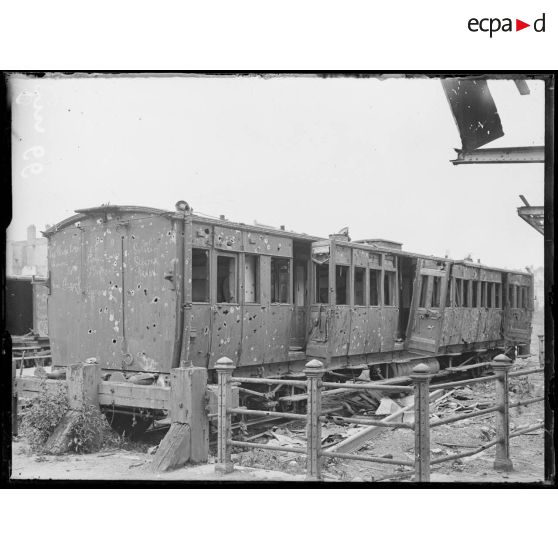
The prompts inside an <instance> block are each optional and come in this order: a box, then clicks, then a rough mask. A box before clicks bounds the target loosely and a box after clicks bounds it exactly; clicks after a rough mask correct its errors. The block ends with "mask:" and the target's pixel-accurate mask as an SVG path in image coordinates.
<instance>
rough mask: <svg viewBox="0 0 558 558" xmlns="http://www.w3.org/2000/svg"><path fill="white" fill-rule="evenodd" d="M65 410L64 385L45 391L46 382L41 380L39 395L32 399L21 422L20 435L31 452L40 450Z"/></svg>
mask: <svg viewBox="0 0 558 558" xmlns="http://www.w3.org/2000/svg"><path fill="white" fill-rule="evenodd" d="M67 410H68V401H67V396H66V385H65V384H62V383H61V384H60V385H56V387H55V389H52V390H47V383H46V380H43V381H42V382H41V385H40V391H39V395H38V396H37V397H36V398H35V399H33V402H32V403H31V405H30V406H29V407H28V409H27V411H26V412H25V415H24V416H23V418H22V421H21V426H22V433H23V435H24V436H25V437H26V438H27V440H28V441H29V445H30V446H31V449H32V450H34V451H38V450H41V449H42V447H43V445H44V443H45V442H46V441H47V440H48V437H49V436H50V435H51V434H52V433H53V432H54V429H55V428H56V427H57V426H58V423H59V422H60V420H61V419H62V417H63V416H64V414H65V413H66V411H67Z"/></svg>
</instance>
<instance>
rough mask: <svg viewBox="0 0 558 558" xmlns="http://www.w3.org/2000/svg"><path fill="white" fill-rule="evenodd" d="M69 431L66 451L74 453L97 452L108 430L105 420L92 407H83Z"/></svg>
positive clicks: (96, 409)
mask: <svg viewBox="0 0 558 558" xmlns="http://www.w3.org/2000/svg"><path fill="white" fill-rule="evenodd" d="M77 412H78V413H79V414H78V417H77V419H76V422H75V424H74V426H73V428H72V430H71V431H70V443H69V446H68V449H69V450H70V451H73V452H75V453H90V452H92V451H98V450H99V449H101V447H102V445H103V440H104V438H105V435H106V434H107V433H108V431H109V430H110V427H109V425H108V422H107V419H106V418H105V416H104V415H103V414H102V413H101V411H99V409H98V408H97V407H95V406H94V405H84V406H83V407H82V408H81V409H80V410H79V411H77Z"/></svg>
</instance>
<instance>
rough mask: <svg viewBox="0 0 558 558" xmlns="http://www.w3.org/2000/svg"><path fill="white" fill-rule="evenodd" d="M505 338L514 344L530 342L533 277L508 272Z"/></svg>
mask: <svg viewBox="0 0 558 558" xmlns="http://www.w3.org/2000/svg"><path fill="white" fill-rule="evenodd" d="M504 292H505V301H506V304H505V310H504V339H505V340H506V341H508V342H510V343H511V344H513V345H516V344H517V345H521V344H527V345H528V344H529V342H530V339H531V318H532V314H533V288H532V277H531V276H529V275H523V274H519V273H508V274H507V281H506V282H505V283H504Z"/></svg>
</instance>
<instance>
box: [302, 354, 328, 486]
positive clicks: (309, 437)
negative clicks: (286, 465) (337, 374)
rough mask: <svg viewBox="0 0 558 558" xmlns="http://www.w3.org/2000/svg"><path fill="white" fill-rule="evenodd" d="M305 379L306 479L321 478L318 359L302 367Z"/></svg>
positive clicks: (320, 373) (320, 369)
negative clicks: (306, 398) (306, 395)
mask: <svg viewBox="0 0 558 558" xmlns="http://www.w3.org/2000/svg"><path fill="white" fill-rule="evenodd" d="M304 373H305V374H306V377H307V378H308V380H307V385H308V387H307V390H308V401H307V409H306V479H307V480H316V481H317V480H321V478H322V472H321V468H322V467H321V466H322V457H321V455H320V452H321V447H322V425H321V423H320V415H321V413H322V378H323V375H324V373H325V369H324V365H323V364H322V363H321V362H320V361H319V360H315V359H314V360H311V361H310V362H309V363H308V364H307V365H306V367H305V368H304Z"/></svg>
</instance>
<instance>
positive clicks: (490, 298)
mask: <svg viewBox="0 0 558 558" xmlns="http://www.w3.org/2000/svg"><path fill="white" fill-rule="evenodd" d="M493 293H494V283H487V284H486V307H487V308H493V307H494V303H493V302H494V294H493Z"/></svg>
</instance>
